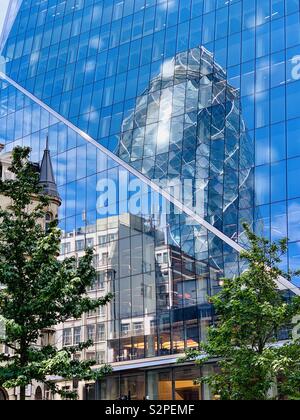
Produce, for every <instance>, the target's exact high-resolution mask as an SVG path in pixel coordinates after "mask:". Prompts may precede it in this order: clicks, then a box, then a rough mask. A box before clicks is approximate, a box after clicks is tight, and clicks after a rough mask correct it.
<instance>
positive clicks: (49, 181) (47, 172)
mask: <svg viewBox="0 0 300 420" xmlns="http://www.w3.org/2000/svg"><path fill="white" fill-rule="evenodd" d="M39 184H40V185H41V186H42V187H43V192H44V193H45V194H47V195H49V196H50V197H53V198H56V199H58V200H60V196H59V194H58V190H57V185H56V182H55V178H54V172H53V167H52V162H51V156H50V150H49V139H48V136H47V141H46V148H45V150H44V155H43V159H42V163H41V167H40V182H39Z"/></svg>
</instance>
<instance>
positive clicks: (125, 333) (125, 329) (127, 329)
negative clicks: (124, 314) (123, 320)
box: [121, 324, 130, 337]
mask: <svg viewBox="0 0 300 420" xmlns="http://www.w3.org/2000/svg"><path fill="white" fill-rule="evenodd" d="M121 332H122V336H123V337H126V336H128V335H129V332H130V324H122V325H121Z"/></svg>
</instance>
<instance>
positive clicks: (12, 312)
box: [0, 147, 112, 399]
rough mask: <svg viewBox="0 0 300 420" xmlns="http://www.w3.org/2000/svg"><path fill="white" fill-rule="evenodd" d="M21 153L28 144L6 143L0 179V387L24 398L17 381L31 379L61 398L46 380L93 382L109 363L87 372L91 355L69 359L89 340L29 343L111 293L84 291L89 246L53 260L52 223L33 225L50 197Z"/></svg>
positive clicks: (90, 274)
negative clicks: (0, 331)
mask: <svg viewBox="0 0 300 420" xmlns="http://www.w3.org/2000/svg"><path fill="white" fill-rule="evenodd" d="M29 156H30V149H29V148H20V147H17V148H16V149H14V151H13V154H12V163H11V167H10V171H11V172H12V173H13V174H14V179H12V180H5V181H1V182H0V195H2V196H6V197H7V198H8V199H9V201H10V205H9V206H8V207H5V208H2V207H1V203H0V283H1V285H2V287H1V290H0V316H2V317H3V318H4V320H5V330H6V331H5V337H0V343H1V342H2V344H5V345H6V346H7V347H8V348H9V349H10V350H12V354H10V355H7V354H1V353H0V362H1V365H0V386H3V387H5V388H12V387H18V386H19V387H20V389H21V399H25V386H26V385H27V384H30V383H31V382H32V381H33V380H36V381H39V382H42V383H45V384H47V385H48V386H49V387H50V389H51V390H52V391H53V392H58V393H60V394H61V395H62V396H64V397H68V398H76V394H74V393H72V392H71V393H66V392H63V391H60V390H59V389H58V388H57V387H56V385H55V384H54V383H53V382H51V381H50V380H49V378H50V377H51V376H61V377H63V378H65V379H66V380H72V379H78V380H80V379H85V380H96V379H99V378H102V377H103V375H105V374H107V373H109V372H110V371H111V369H110V367H109V366H104V367H102V368H101V369H99V370H95V369H93V368H92V367H93V366H94V365H95V364H96V363H95V361H79V360H77V359H76V358H74V354H75V353H76V352H78V351H81V350H83V349H84V348H87V347H89V346H90V345H91V344H92V343H91V342H87V343H81V344H80V345H79V346H75V347H71V348H69V347H68V348H63V349H57V348H56V347H55V346H52V345H48V346H47V347H44V348H40V347H39V346H37V344H38V342H39V339H40V338H41V336H42V334H43V332H45V331H48V330H49V329H50V330H51V329H53V327H55V326H57V325H58V324H60V323H63V322H65V321H67V320H68V319H70V318H75V319H77V318H80V317H81V315H82V314H83V313H84V312H87V311H90V310H94V309H96V308H98V307H100V306H103V305H106V304H107V303H108V302H109V301H110V300H111V299H112V296H111V295H107V296H105V297H103V298H100V299H96V300H92V299H90V298H89V297H88V296H87V293H86V292H87V288H88V287H89V286H91V285H92V283H93V281H94V279H95V276H96V272H95V269H94V268H93V265H92V259H93V250H91V249H88V250H87V251H86V254H85V256H84V257H82V258H80V259H79V261H76V259H75V258H73V257H72V258H66V259H65V260H64V261H59V259H58V256H59V252H60V243H61V231H60V230H59V229H58V227H57V221H53V222H51V223H50V226H49V228H48V229H47V231H45V229H44V226H43V223H41V220H43V219H44V218H45V215H46V212H47V208H48V206H49V204H50V197H47V196H45V195H44V194H43V192H42V190H41V187H40V185H39V174H38V173H37V172H36V170H34V168H33V165H32V164H31V163H30V160H29Z"/></svg>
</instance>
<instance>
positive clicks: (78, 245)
mask: <svg viewBox="0 0 300 420" xmlns="http://www.w3.org/2000/svg"><path fill="white" fill-rule="evenodd" d="M84 248H85V244H84V240H83V239H80V240H78V241H76V251H77V252H79V251H84Z"/></svg>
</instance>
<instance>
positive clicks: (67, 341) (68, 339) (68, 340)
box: [63, 328, 72, 346]
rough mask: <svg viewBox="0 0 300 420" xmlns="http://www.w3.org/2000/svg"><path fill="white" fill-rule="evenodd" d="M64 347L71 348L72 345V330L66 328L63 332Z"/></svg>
mask: <svg viewBox="0 0 300 420" xmlns="http://www.w3.org/2000/svg"><path fill="white" fill-rule="evenodd" d="M63 345H64V346H71V345H72V329H71V328H66V329H64V330H63Z"/></svg>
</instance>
